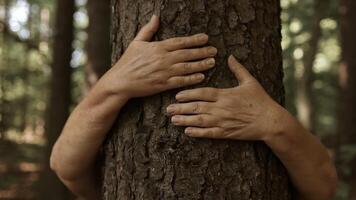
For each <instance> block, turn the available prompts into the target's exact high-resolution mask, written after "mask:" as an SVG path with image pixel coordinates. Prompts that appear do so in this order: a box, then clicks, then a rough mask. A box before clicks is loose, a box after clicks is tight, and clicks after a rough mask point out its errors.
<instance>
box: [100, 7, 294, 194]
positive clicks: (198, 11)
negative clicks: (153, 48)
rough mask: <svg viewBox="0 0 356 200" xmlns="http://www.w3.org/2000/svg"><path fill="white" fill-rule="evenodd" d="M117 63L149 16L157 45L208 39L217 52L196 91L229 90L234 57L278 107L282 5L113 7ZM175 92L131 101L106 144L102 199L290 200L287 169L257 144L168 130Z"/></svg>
mask: <svg viewBox="0 0 356 200" xmlns="http://www.w3.org/2000/svg"><path fill="white" fill-rule="evenodd" d="M112 7H113V9H114V10H113V19H112V20H113V21H112V43H113V58H112V61H113V62H115V61H116V60H117V59H118V57H119V56H120V55H121V54H122V53H123V51H124V50H125V49H126V48H127V47H128V45H129V43H130V41H132V39H133V38H134V36H135V34H136V32H137V31H138V30H139V28H140V27H142V25H144V24H145V23H146V22H147V21H148V20H149V18H150V17H151V15H152V14H153V13H155V14H157V15H160V16H161V28H160V30H159V32H158V34H157V35H156V39H158V40H163V39H167V38H171V37H174V36H186V35H191V34H195V33H200V32H205V33H208V34H209V35H210V44H211V45H213V46H215V47H217V48H218V49H219V55H218V57H217V68H216V69H215V70H213V71H210V72H208V73H207V77H208V79H207V81H206V82H205V83H204V84H202V85H201V86H214V87H231V86H234V85H235V84H236V80H235V78H234V77H233V76H232V74H231V72H230V71H229V69H228V67H227V64H226V63H227V57H228V55H229V54H234V55H235V56H236V57H237V58H238V59H239V60H240V61H241V62H242V63H243V64H245V65H246V67H247V68H248V69H249V71H251V72H252V74H253V75H254V76H255V77H256V78H257V79H258V80H259V81H260V82H261V83H262V85H263V86H264V88H265V89H266V90H267V91H268V93H269V94H270V95H271V96H272V97H273V98H274V99H275V100H276V101H278V102H279V103H283V102H284V87H283V82H282V79H283V73H282V57H281V46H280V42H281V34H280V28H281V24H280V18H279V15H280V7H279V1H277V0H271V1H260V0H231V1H225V0H214V1H213V0H208V1H205V0H193V1H181V0H113V1H112ZM176 92H177V91H171V92H166V93H163V94H160V95H156V96H153V97H148V98H143V99H135V100H132V101H130V102H129V104H128V105H127V106H126V107H125V108H124V109H123V111H122V114H121V115H120V117H119V119H118V121H117V122H116V124H115V125H114V127H113V129H112V134H111V136H109V138H108V141H107V143H106V145H105V165H104V166H105V168H104V174H103V195H104V199H106V200H115V199H130V200H135V199H137V200H138V199H145V200H156V199H165V200H170V199H187V200H188V199H189V200H190V199H214V200H215V199H233V200H236V199H239V200H250V199H264V200H272V199H273V200H282V199H283V200H284V199H291V194H290V191H291V189H290V185H289V181H288V177H287V174H286V171H285V169H284V168H283V166H282V165H281V163H280V162H279V161H278V159H277V158H276V157H275V156H274V155H273V154H272V153H271V151H270V150H269V149H268V148H267V147H266V146H265V145H264V144H262V143H259V142H256V143H252V142H237V141H224V140H210V139H193V138H188V137H186V136H185V135H184V133H183V129H182V128H176V127H174V126H172V125H171V123H170V121H169V118H168V117H167V116H166V115H165V109H166V107H167V106H168V105H169V104H171V103H173V102H174V95H175V94H176Z"/></svg>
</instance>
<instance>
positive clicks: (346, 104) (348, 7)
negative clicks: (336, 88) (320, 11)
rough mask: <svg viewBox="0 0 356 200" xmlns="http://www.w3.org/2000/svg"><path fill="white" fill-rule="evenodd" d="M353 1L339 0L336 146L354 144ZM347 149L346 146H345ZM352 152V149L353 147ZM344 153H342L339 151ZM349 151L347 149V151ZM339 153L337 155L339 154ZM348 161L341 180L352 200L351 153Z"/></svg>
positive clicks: (354, 167) (355, 166) (355, 165)
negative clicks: (339, 43) (340, 60)
mask: <svg viewBox="0 0 356 200" xmlns="http://www.w3.org/2000/svg"><path fill="white" fill-rule="evenodd" d="M355 9H356V1H354V0H341V1H340V16H341V23H340V24H341V48H342V65H341V68H342V69H341V70H340V71H341V72H343V73H341V80H340V82H341V90H340V97H341V103H340V104H339V105H340V111H339V114H340V115H339V124H338V135H339V138H340V144H339V146H340V145H342V146H346V147H353V149H354V148H355V146H356V129H355V123H356V104H355V102H356V92H355V88H356V40H355V35H356V27H355V25H354V24H355V21H356V12H355ZM348 149H350V148H348ZM353 151H355V150H353ZM342 153H344V152H342ZM348 153H350V152H348ZM339 156H340V155H339ZM351 159H352V160H350V163H348V164H347V166H348V167H350V169H351V171H352V172H351V175H345V174H343V177H342V178H344V180H345V181H346V182H347V183H348V184H349V187H350V199H352V200H355V199H356V158H355V157H354V156H353V157H352V158H351Z"/></svg>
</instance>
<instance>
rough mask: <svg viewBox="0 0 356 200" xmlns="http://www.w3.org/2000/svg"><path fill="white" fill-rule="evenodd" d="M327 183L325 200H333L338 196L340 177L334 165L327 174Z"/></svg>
mask: <svg viewBox="0 0 356 200" xmlns="http://www.w3.org/2000/svg"><path fill="white" fill-rule="evenodd" d="M326 181H327V184H328V185H327V187H326V191H325V198H324V199H332V198H333V197H334V196H335V195H336V192H337V186H338V175H337V172H336V169H335V167H334V166H333V165H332V166H330V167H329V169H328V170H327V172H326Z"/></svg>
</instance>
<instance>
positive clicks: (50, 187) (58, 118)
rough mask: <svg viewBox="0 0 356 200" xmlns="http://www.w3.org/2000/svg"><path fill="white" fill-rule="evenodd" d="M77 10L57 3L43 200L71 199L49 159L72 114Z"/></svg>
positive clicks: (70, 0) (68, 2)
mask: <svg viewBox="0 0 356 200" xmlns="http://www.w3.org/2000/svg"><path fill="white" fill-rule="evenodd" d="M74 10H75V5H74V0H60V1H58V2H57V9H56V13H57V14H56V22H55V32H54V44H53V63H52V77H51V82H50V88H49V89H50V97H49V104H48V105H47V113H46V114H47V116H46V125H45V132H46V137H47V150H46V153H45V162H44V172H43V174H42V177H41V188H40V199H53V200H57V199H58V200H65V199H68V198H69V192H68V190H67V189H66V188H65V187H64V185H63V184H62V183H61V182H60V181H59V179H58V178H57V176H56V175H55V174H54V172H52V171H51V170H50V168H49V157H50V153H51V150H52V147H53V145H54V143H55V141H56V140H57V138H58V136H59V135H60V133H61V131H62V128H63V126H64V124H65V122H66V120H67V118H68V115H69V106H70V103H71V88H70V82H71V66H70V61H71V58H72V42H73V14H74Z"/></svg>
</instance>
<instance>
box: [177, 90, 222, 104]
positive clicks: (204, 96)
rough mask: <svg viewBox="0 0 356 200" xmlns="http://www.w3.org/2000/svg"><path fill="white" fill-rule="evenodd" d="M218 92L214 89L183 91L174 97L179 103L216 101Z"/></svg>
mask: <svg viewBox="0 0 356 200" xmlns="http://www.w3.org/2000/svg"><path fill="white" fill-rule="evenodd" d="M218 94H219V91H218V89H216V88H198V89H192V90H185V91H182V92H179V93H178V94H177V95H176V99H177V101H179V102H187V101H210V102H214V101H217V100H218Z"/></svg>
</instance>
